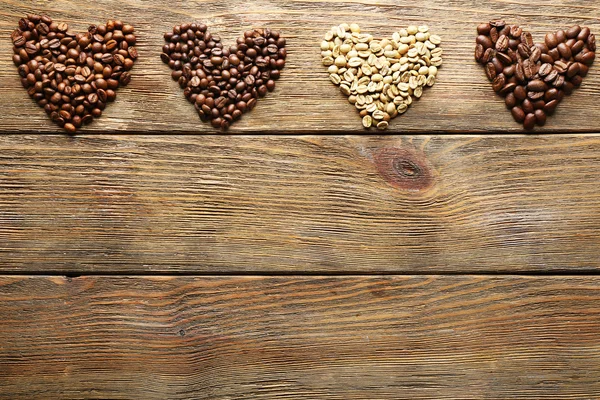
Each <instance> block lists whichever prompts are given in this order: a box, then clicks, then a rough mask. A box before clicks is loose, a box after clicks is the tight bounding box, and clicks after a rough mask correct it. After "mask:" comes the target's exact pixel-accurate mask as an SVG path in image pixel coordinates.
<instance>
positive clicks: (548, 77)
mask: <svg viewBox="0 0 600 400" xmlns="http://www.w3.org/2000/svg"><path fill="white" fill-rule="evenodd" d="M557 77H558V71H557V70H556V69H554V68H552V71H550V73H549V74H548V75H546V77H545V78H544V82H547V83H552V82H554V81H555V80H556V78H557Z"/></svg>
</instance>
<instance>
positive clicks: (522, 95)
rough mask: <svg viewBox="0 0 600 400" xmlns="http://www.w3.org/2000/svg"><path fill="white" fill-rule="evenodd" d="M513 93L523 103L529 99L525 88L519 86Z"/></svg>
mask: <svg viewBox="0 0 600 400" xmlns="http://www.w3.org/2000/svg"><path fill="white" fill-rule="evenodd" d="M513 93H514V94H515V97H516V98H517V99H518V100H519V101H523V100H525V99H526V98H527V91H526V90H525V88H524V87H523V86H517V87H516V88H515V90H514V92H513Z"/></svg>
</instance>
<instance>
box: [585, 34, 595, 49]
mask: <svg viewBox="0 0 600 400" xmlns="http://www.w3.org/2000/svg"><path fill="white" fill-rule="evenodd" d="M587 45H588V48H589V49H590V51H594V52H595V51H596V35H594V34H590V36H588V39H587Z"/></svg>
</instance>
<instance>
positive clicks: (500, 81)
mask: <svg viewBox="0 0 600 400" xmlns="http://www.w3.org/2000/svg"><path fill="white" fill-rule="evenodd" d="M505 84H506V77H505V76H504V75H503V74H500V75H497V76H496V77H495V78H494V80H493V81H492V88H493V89H494V91H495V92H496V93H498V92H500V90H502V88H503V87H504V85H505Z"/></svg>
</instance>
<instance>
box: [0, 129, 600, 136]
mask: <svg viewBox="0 0 600 400" xmlns="http://www.w3.org/2000/svg"><path fill="white" fill-rule="evenodd" d="M599 134H600V130H581V131H579V130H546V131H540V132H531V133H527V132H517V131H462V130H427V131H413V132H409V133H400V132H385V133H377V134H373V133H370V132H367V131H360V130H356V131H350V132H349V131H348V130H341V131H333V130H332V131H327V132H321V131H314V130H298V131H285V132H274V131H269V132H265V131H248V132H236V133H230V132H209V133H198V132H177V131H176V132H168V131H114V130H112V131H108V130H107V131H103V132H87V133H86V132H78V133H77V134H76V135H73V136H72V137H79V138H86V137H89V138H93V137H95V136H104V135H118V136H215V137H219V136H224V137H244V136H269V137H273V136H280V137H301V136H311V137H314V136H336V135H337V136H359V137H361V136H378V137H379V136H382V137H383V136H389V137H392V136H430V135H460V136H490V137H494V136H511V137H530V136H544V135H553V136H554V135H599ZM11 135H34V136H59V135H60V136H65V137H71V135H68V134H63V133H61V132H39V131H19V132H14V131H11V132H8V131H0V136H11Z"/></svg>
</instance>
